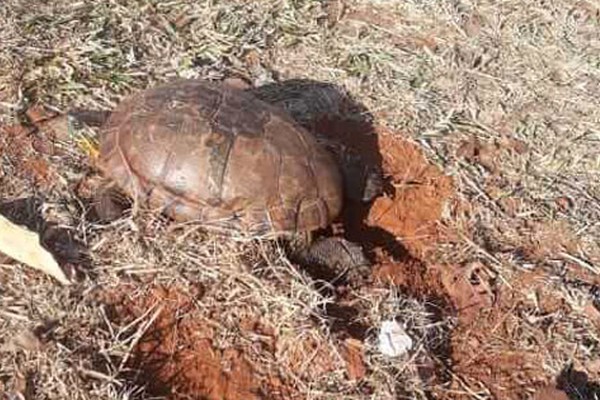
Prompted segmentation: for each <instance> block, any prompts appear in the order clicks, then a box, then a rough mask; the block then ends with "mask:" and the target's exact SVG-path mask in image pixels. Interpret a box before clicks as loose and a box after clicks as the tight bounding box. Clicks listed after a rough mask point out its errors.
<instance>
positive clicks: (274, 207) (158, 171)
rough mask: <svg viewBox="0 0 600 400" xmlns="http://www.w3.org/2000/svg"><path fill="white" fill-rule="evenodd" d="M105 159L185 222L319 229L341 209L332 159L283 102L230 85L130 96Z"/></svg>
mask: <svg viewBox="0 0 600 400" xmlns="http://www.w3.org/2000/svg"><path fill="white" fill-rule="evenodd" d="M99 161H100V166H101V168H102V169H103V171H104V172H105V174H107V175H108V177H109V178H111V179H112V180H114V181H115V183H117V185H119V186H120V187H121V188H122V189H123V190H125V191H126V192H127V193H128V194H129V195H131V196H132V197H133V198H135V199H136V200H137V201H139V202H143V203H145V204H147V205H148V206H150V207H152V208H157V209H160V210H161V211H164V212H165V213H166V214H168V215H170V216H171V217H173V218H174V219H176V220H178V221H188V220H196V221H199V222H201V223H203V224H204V225H206V226H208V227H214V228H218V229H223V230H226V231H229V230H236V231H245V232H248V233H252V234H269V233H271V234H273V233H274V234H278V233H284V232H295V231H311V230H314V229H318V228H322V227H325V226H327V225H329V224H330V223H331V221H332V220H333V219H334V218H335V217H336V216H337V215H338V214H339V212H340V211H341V207H342V183H341V182H342V181H341V175H340V172H339V170H338V167H337V165H336V164H335V162H334V159H333V158H332V156H331V155H330V154H328V153H327V152H326V151H325V150H324V149H323V148H322V147H321V146H319V144H318V143H317V142H316V140H315V138H314V137H313V136H312V135H311V134H310V133H309V132H307V131H306V130H304V129H303V128H302V127H300V126H299V125H297V124H296V123H295V122H294V121H293V120H292V119H291V118H290V117H288V116H287V115H286V114H284V113H283V112H282V111H280V110H279V109H277V108H274V107H272V106H270V105H269V104H267V103H265V102H263V101H261V100H259V99H257V98H255V97H254V96H252V95H251V94H249V93H247V92H244V91H242V90H239V89H235V88H233V87H229V86H227V85H224V84H219V83H212V82H207V81H200V80H180V81H175V82H172V83H169V84H164V85H161V86H157V87H155V88H152V89H148V90H146V91H143V92H141V93H138V94H136V95H133V96H131V97H129V98H127V99H125V100H124V101H123V102H122V103H121V104H120V105H119V106H118V107H117V109H116V110H115V111H114V112H113V113H112V114H111V116H110V118H109V120H108V121H107V123H106V125H105V126H104V127H103V141H102V144H101V148H100V160H99Z"/></svg>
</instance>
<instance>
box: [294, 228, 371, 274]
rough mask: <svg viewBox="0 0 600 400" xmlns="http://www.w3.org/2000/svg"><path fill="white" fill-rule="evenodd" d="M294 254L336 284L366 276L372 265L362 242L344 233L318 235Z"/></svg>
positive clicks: (307, 266)
mask: <svg viewBox="0 0 600 400" xmlns="http://www.w3.org/2000/svg"><path fill="white" fill-rule="evenodd" d="M294 258H295V260H296V261H297V262H298V263H299V264H300V265H301V266H302V267H303V268H304V269H305V270H307V272H308V273H309V274H310V275H311V276H312V277H313V278H315V279H322V280H325V281H327V282H329V283H330V284H332V285H338V284H344V283H345V282H348V283H352V282H356V281H357V280H362V278H363V277H364V275H366V274H368V273H369V272H370V267H371V263H370V261H369V260H368V259H367V257H366V255H365V253H364V251H363V249H362V247H361V246H360V245H359V244H357V243H353V242H350V241H348V240H346V239H344V238H340V237H327V238H320V239H317V240H315V241H314V242H312V243H311V244H310V245H307V246H304V247H303V248H301V249H299V250H298V251H296V252H295V255H294Z"/></svg>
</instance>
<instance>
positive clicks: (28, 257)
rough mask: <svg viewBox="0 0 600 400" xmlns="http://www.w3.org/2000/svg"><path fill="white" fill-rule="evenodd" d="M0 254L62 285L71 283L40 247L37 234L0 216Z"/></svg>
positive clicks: (50, 256)
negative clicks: (50, 277)
mask: <svg viewBox="0 0 600 400" xmlns="http://www.w3.org/2000/svg"><path fill="white" fill-rule="evenodd" d="M0 252H1V253H4V254H6V255H7V256H9V257H11V258H12V259H14V260H16V261H19V262H21V263H23V264H26V265H28V266H30V267H32V268H35V269H37V270H39V271H42V272H44V273H46V274H48V275H50V276H52V277H53V278H55V279H56V280H58V281H59V282H60V283H62V284H64V285H68V284H70V283H71V282H69V280H68V279H67V276H66V275H65V273H64V272H63V270H62V269H61V268H60V266H59V265H58V263H57V262H56V260H55V259H54V257H53V256H52V254H50V253H49V252H48V251H47V250H46V249H44V248H43V247H42V246H41V244H40V238H39V236H38V234H37V233H35V232H32V231H30V230H28V229H26V228H24V227H22V226H20V225H16V224H13V223H12V222H10V221H9V220H8V219H6V218H5V217H3V216H1V215H0Z"/></svg>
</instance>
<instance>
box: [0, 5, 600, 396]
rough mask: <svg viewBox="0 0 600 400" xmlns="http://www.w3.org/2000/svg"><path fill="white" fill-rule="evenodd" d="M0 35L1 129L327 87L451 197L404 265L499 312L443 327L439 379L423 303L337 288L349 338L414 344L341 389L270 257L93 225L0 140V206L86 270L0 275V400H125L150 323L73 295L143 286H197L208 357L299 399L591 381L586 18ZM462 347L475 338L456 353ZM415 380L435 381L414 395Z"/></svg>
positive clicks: (281, 21)
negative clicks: (275, 89)
mask: <svg viewBox="0 0 600 400" xmlns="http://www.w3.org/2000/svg"><path fill="white" fill-rule="evenodd" d="M341 5H345V7H342V8H340V6H341ZM341 11H343V12H341ZM0 22H1V25H2V29H1V30H0V43H2V45H1V46H0V122H2V123H5V124H9V123H13V122H15V121H19V120H22V118H23V113H24V112H25V110H27V108H28V107H30V106H31V105H32V104H42V105H44V106H46V107H48V108H50V109H54V110H58V111H64V110H66V109H68V108H69V107H73V106H92V107H96V108H106V109H108V108H111V107H113V106H114V105H115V104H116V103H117V102H118V100H119V99H120V98H121V97H122V96H123V95H125V94H127V93H130V92H132V91H134V90H136V89H140V88H144V87H146V86H148V85H151V84H153V83H155V82H158V81H165V80H168V79H169V78H172V77H175V76H183V77H203V78H211V79H222V78H224V77H227V76H230V75H235V76H242V77H245V78H247V79H248V80H250V81H251V82H253V83H254V84H255V85H261V84H264V83H268V82H271V81H273V80H278V79H289V78H311V79H316V80H321V81H325V82H332V83H335V84H337V85H340V86H341V87H343V88H344V89H346V90H347V91H348V92H349V93H350V94H351V95H352V96H353V97H354V98H356V99H357V100H358V101H360V102H361V103H362V104H364V106H365V107H366V108H367V109H368V110H369V111H370V112H371V113H372V114H373V115H374V116H375V117H376V118H377V120H378V121H379V122H380V123H381V124H385V125H387V126H388V127H390V128H392V129H393V130H395V131H397V132H399V133H398V135H403V136H406V137H410V138H411V140H413V141H415V142H417V143H418V144H419V145H420V146H421V148H422V149H423V151H424V152H426V154H427V156H428V158H429V159H430V160H431V161H432V162H435V163H437V164H438V165H439V166H440V167H442V168H443V170H444V171H445V172H446V173H447V174H450V175H451V176H452V177H453V179H454V182H455V186H456V199H455V201H454V202H453V204H452V205H449V206H448V208H447V212H446V214H445V215H444V219H443V221H441V222H440V225H441V227H442V228H443V229H444V230H445V231H446V232H447V233H448V234H447V240H445V241H444V242H443V243H439V244H438V246H437V248H436V252H435V254H433V255H431V256H430V259H428V260H425V261H426V262H428V263H429V264H435V263H445V264H462V263H466V262H471V261H473V260H478V261H480V262H481V263H482V265H483V266H484V270H485V273H486V274H488V276H489V277H491V278H490V280H491V282H492V289H493V291H494V293H496V294H497V293H502V295H503V296H502V301H499V302H498V303H496V304H495V305H494V309H493V310H492V311H490V313H489V315H486V316H484V317H481V318H480V319H479V320H477V321H478V322H477V324H480V325H481V326H480V331H477V324H474V327H472V328H469V329H467V328H465V327H464V326H462V327H461V326H460V325H459V326H458V328H457V330H456V331H455V332H462V333H461V335H462V336H455V337H454V339H453V342H452V343H451V344H452V346H453V347H454V348H455V349H456V348H460V349H464V351H465V353H464V359H462V360H461V359H460V357H457V356H456V355H454V356H452V357H451V358H452V360H453V362H454V363H455V364H456V368H455V369H453V368H452V365H451V363H449V359H448V357H449V355H448V354H444V352H443V351H440V350H439V348H440V347H443V346H444V345H447V344H448V343H446V342H447V341H448V340H449V337H448V335H449V333H448V329H449V328H450V327H454V326H455V321H454V320H452V319H446V318H444V319H441V320H440V319H439V317H438V316H436V315H434V314H435V313H432V311H431V310H432V309H431V307H429V306H426V305H424V304H423V302H422V299H419V301H417V300H414V299H411V298H409V297H408V296H407V294H405V293H400V292H398V290H397V289H395V288H393V287H382V288H379V289H376V290H375V289H371V290H361V289H360V288H358V289H356V293H355V296H356V298H357V299H358V300H357V304H358V305H359V306H360V307H359V308H360V309H361V310H363V311H364V312H363V313H362V314H361V315H359V318H360V319H361V322H363V323H364V324H365V325H367V326H369V327H377V326H378V324H379V323H380V322H381V321H382V320H383V319H387V318H390V317H397V318H399V319H400V320H401V321H403V322H405V323H406V324H407V326H408V327H409V331H410V332H411V334H412V335H413V337H414V338H416V339H417V340H416V341H417V342H418V345H417V347H416V349H417V350H416V351H414V352H413V353H411V354H410V355H409V356H408V357H407V358H405V359H402V360H388V359H384V358H382V357H381V356H379V355H377V352H376V351H375V348H374V345H373V343H372V341H371V339H370V338H371V337H372V335H370V336H369V339H368V340H366V343H365V346H366V355H365V362H366V364H367V366H368V368H369V373H368V375H367V377H366V378H365V381H363V382H361V383H360V384H357V383H356V382H352V381H349V380H348V379H347V377H346V376H345V366H344V361H343V357H342V355H341V354H340V338H339V337H338V336H336V335H335V334H333V333H332V332H331V329H330V326H329V324H328V322H327V319H326V318H325V316H324V314H325V313H324V309H325V305H326V304H327V303H329V302H331V298H329V297H328V296H326V295H323V294H322V293H321V292H319V290H318V288H319V285H318V283H317V282H315V281H313V280H312V279H310V278H309V277H308V276H306V275H304V274H303V273H301V272H299V271H297V269H296V268H295V267H294V266H293V265H291V264H290V263H289V261H288V260H287V259H286V258H285V256H284V255H283V253H281V251H280V250H279V249H278V248H277V247H276V246H275V245H274V244H272V243H263V242H258V243H255V242H251V243H237V242H231V241H224V240H222V239H219V238H215V237H211V236H206V235H204V234H202V233H200V232H197V231H195V229H194V228H191V227H186V226H183V227H180V228H179V229H175V230H172V231H171V230H169V231H167V228H166V226H165V225H164V224H163V223H162V222H161V221H155V220H152V219H149V218H142V217H135V218H134V217H127V218H124V219H122V220H119V221H118V222H115V223H113V224H110V225H101V224H96V223H93V222H91V221H89V220H88V219H87V216H86V215H85V213H84V207H83V204H81V202H80V199H78V198H77V197H76V196H75V194H74V189H73V184H74V183H75V182H77V181H78V180H79V179H81V177H82V176H83V175H84V174H85V173H86V171H87V170H88V167H87V166H86V165H85V163H84V162H83V161H81V159H80V158H78V157H79V156H80V155H77V153H75V155H72V156H69V157H63V158H60V157H59V158H56V157H54V158H50V159H49V160H48V161H49V162H50V165H51V166H52V168H51V171H52V174H53V175H52V177H53V183H52V184H50V185H46V186H44V187H42V188H40V187H34V186H32V185H31V184H30V183H29V181H28V180H27V179H26V177H23V176H22V175H21V174H20V173H19V165H17V164H15V162H14V160H12V159H11V158H10V157H9V156H7V155H6V154H2V153H1V151H2V150H1V149H3V147H2V146H1V145H2V144H6V138H3V137H0V157H2V158H1V160H2V164H0V165H1V167H2V168H1V172H0V198H2V199H8V200H10V199H14V198H18V197H26V196H32V195H36V196H38V197H42V198H43V201H44V207H43V210H44V215H45V217H46V219H47V220H50V221H55V222H57V223H59V224H60V225H61V226H63V227H65V228H68V230H69V231H70V232H71V234H72V236H74V237H76V238H77V239H78V240H79V241H81V242H82V243H83V245H84V247H85V248H87V249H90V251H89V256H90V257H91V259H90V260H89V269H88V273H89V275H88V277H87V278H85V279H84V280H83V282H82V283H80V284H78V285H77V287H76V288H74V289H72V290H67V289H64V288H60V287H58V286H55V285H53V284H52V283H51V282H50V281H49V280H48V279H46V278H43V277H40V276H39V275H38V274H34V273H31V272H29V271H24V270H23V269H22V268H20V267H16V266H13V265H12V264H10V263H8V262H5V263H4V264H2V265H1V267H0V282H1V286H0V296H1V297H0V336H1V337H2V341H1V342H2V345H3V346H4V348H3V350H2V351H1V352H0V393H3V394H4V395H5V394H9V395H10V393H13V394H15V393H17V392H20V393H22V394H23V395H24V396H25V398H27V399H34V398H47V399H96V398H103V399H139V398H144V397H143V395H142V391H141V389H140V388H136V387H134V386H132V384H131V382H130V381H128V380H126V379H125V378H123V376H124V375H123V374H124V372H125V371H124V368H127V367H126V366H124V365H121V361H122V360H123V359H124V358H125V357H127V354H129V353H130V352H131V345H132V341H133V340H135V335H136V333H138V332H140V329H142V328H143V324H144V322H145V321H148V319H149V318H150V317H151V316H152V312H153V310H151V309H150V310H148V311H149V312H148V314H147V315H146V316H145V317H144V318H143V319H142V320H141V321H138V323H137V324H135V326H134V327H133V329H132V328H131V327H130V329H124V328H125V327H124V326H123V325H125V323H123V325H119V323H117V322H114V321H112V322H111V321H110V320H109V319H108V317H107V316H106V315H105V312H104V311H103V308H102V307H101V306H100V305H99V304H98V303H97V301H96V300H97V298H96V297H95V295H94V293H96V292H97V291H99V290H100V291H102V290H107V291H108V290H110V289H115V288H120V287H128V288H132V289H131V290H130V293H129V294H128V295H129V296H130V297H131V298H138V297H140V296H143V293H145V292H147V291H148V290H149V287H150V283H149V281H151V282H154V283H161V284H165V285H176V286H177V287H180V288H182V290H188V289H189V290H191V291H193V290H192V289H193V288H195V287H197V286H198V285H200V286H202V287H203V288H205V291H204V294H203V296H202V299H201V300H199V301H197V302H196V303H195V305H194V311H193V312H194V313H195V314H194V315H197V316H198V318H207V316H210V319H211V320H210V324H212V325H211V326H214V327H215V328H214V329H215V332H216V334H215V335H216V336H215V338H214V343H216V346H217V347H218V348H220V349H224V348H229V347H236V348H243V349H246V350H247V353H246V354H247V356H248V357H249V358H250V359H251V360H252V362H253V363H255V364H256V365H260V366H262V367H263V368H264V369H265V371H271V372H272V371H276V372H277V374H278V375H279V376H281V377H282V379H283V381H285V382H286V384H289V385H291V386H293V387H294V388H295V390H296V391H297V392H298V393H299V395H300V396H301V398H312V399H327V398H339V397H340V395H342V396H344V398H356V399H359V398H361V399H362V398H376V399H391V398H423V399H424V398H426V396H427V395H430V396H434V397H435V398H473V399H482V398H494V396H495V397H496V398H512V397H511V396H516V395H515V392H514V391H511V392H510V393H509V392H505V393H503V392H501V389H498V388H497V387H494V386H495V384H497V383H498V382H493V381H489V380H488V381H486V379H485V377H484V376H483V375H477V374H475V373H473V370H472V366H470V365H469V363H468V361H469V360H476V361H477V362H480V363H481V364H480V365H487V364H485V363H486V360H485V359H481V358H479V359H478V358H477V357H479V356H480V353H486V352H487V353H488V354H496V352H498V354H500V355H502V354H505V355H506V354H508V353H507V349H509V350H510V351H514V352H515V354H521V355H522V354H535V355H536V357H538V358H537V359H536V360H535V362H536V363H537V364H538V365H537V366H538V367H539V368H538V369H537V370H536V374H537V376H536V378H537V379H538V380H539V381H540V382H542V381H546V382H547V381H549V380H551V379H553V378H554V377H557V376H559V375H561V371H563V370H564V368H565V366H567V365H574V367H575V368H576V369H577V370H579V371H583V372H585V373H586V374H587V375H588V378H589V379H590V380H591V381H596V382H597V381H598V380H600V366H599V365H598V362H597V359H598V358H599V357H600V339H599V338H598V335H597V327H598V325H599V324H600V312H598V309H597V308H594V305H593V301H594V299H595V301H596V307H597V306H598V304H597V303H598V301H599V300H598V296H599V291H600V290H599V289H598V287H599V286H598V285H599V284H600V277H599V274H600V242H599V241H598V238H599V237H600V155H599V154H600V153H599V152H598V150H597V149H598V146H599V145H600V128H599V127H600V96H599V93H600V56H599V55H600V36H599V35H598V32H599V29H600V26H599V25H600V8H599V6H598V5H597V3H595V2H594V1H586V0H582V1H577V2H572V1H566V0H548V1H529V2H523V1H516V0H515V1H512V0H508V1H502V2H499V1H480V2H475V1H468V0H465V1H450V0H448V1H416V0H415V1H393V0H381V1H375V0H355V1H342V0H338V1H331V2H323V1H317V0H302V1H287V0H282V1H272V2H266V1H265V2H254V3H248V2H241V1H239V2H238V1H204V2H197V1H183V0H174V1H169V2H158V1H149V0H137V1H127V2H126V1H118V0H114V1H87V2H78V3H73V2H69V1H62V0H54V1H51V2H44V1H24V0H5V1H3V2H2V4H0ZM531 276H534V278H535V279H533V278H531ZM594 296H595V297H594ZM507 297H508V298H510V299H511V300H506V298H507ZM549 299H552V300H555V301H556V303H560V304H554V303H553V302H552V301H550V300H549ZM544 302H547V303H548V304H546V303H544ZM486 318H487V319H486ZM252 319H261V321H262V322H263V323H264V324H265V325H266V326H269V327H271V328H272V329H273V332H274V333H273V335H274V336H275V337H277V338H278V343H279V344H278V346H276V348H275V349H274V350H273V351H272V352H261V351H257V350H256V346H255V345H256V342H257V340H258V339H257V338H256V337H255V336H252V335H253V334H252V333H251V332H249V331H247V330H243V329H240V321H244V320H252ZM54 321H56V323H54ZM594 324H596V325H594ZM40 327H41V328H40ZM594 327H596V328H594ZM36 329H37V330H36ZM28 331H36V332H38V336H40V337H42V339H41V341H42V342H43V343H41V344H40V345H41V346H42V347H41V350H39V349H36V350H32V349H29V350H25V351H24V350H22V348H21V347H23V344H22V343H21V344H19V343H17V348H14V346H13V345H14V340H12V339H14V338H15V337H17V338H21V339H22V336H18V335H26V332H28ZM24 332H25V333H24ZM40 332H41V333H40ZM370 333H374V332H370ZM482 334H485V336H481V335H482ZM472 338H476V339H477V340H479V345H478V346H479V347H478V348H476V349H475V351H472V350H473V349H471V348H470V347H469V346H472V340H473V339H472ZM25 342H27V343H26V344H25V345H24V347H25V348H27V347H28V346H31V343H29V342H28V341H27V340H25ZM34 342H35V341H34ZM311 343H312V344H314V343H316V344H318V345H319V346H320V348H319V349H318V350H316V351H315V349H314V348H313V347H311ZM444 343H445V344H444ZM7 346H8V348H7ZM11 346H13V347H11ZM303 346H305V347H303ZM253 349H254V350H253ZM469 349H470V350H469ZM469 351H472V352H471V353H469ZM502 352H504V353H502ZM298 354H300V355H298ZM315 354H318V355H319V357H321V358H324V359H326V361H324V362H323V364H324V365H326V366H327V367H328V368H326V370H320V369H319V368H318V366H319V364H318V363H316V362H315V363H311V362H310V361H309V362H308V363H307V364H306V365H303V366H302V367H301V368H291V367H290V365H294V364H295V360H296V359H298V358H300V359H302V360H304V361H305V362H306V360H314V358H313V357H314V356H315ZM428 368H434V369H436V370H437V371H438V375H440V376H444V377H446V378H448V377H451V378H452V379H450V380H451V381H452V382H454V384H453V385H449V384H446V383H444V382H439V381H433V382H426V379H425V378H424V376H426V373H424V372H423V371H424V370H427V369H428ZM511 368H513V369H514V370H517V369H519V368H520V367H519V365H518V364H510V363H509V362H507V365H506V369H503V370H502V373H505V372H506V370H508V371H509V372H508V373H512V372H514V371H512V372H511ZM515 374H516V372H515ZM497 379H498V381H500V380H501V379H504V375H502V374H500V375H498V376H497ZM518 379H522V380H523V385H524V386H523V387H522V388H520V390H521V392H520V394H519V395H522V396H523V398H527V397H528V396H529V395H530V394H531V393H532V392H533V391H534V389H535V388H533V387H528V386H526V385H528V384H531V382H532V379H528V378H527V377H521V376H520V377H519V378H518ZM518 379H517V380H518ZM513 381H514V380H513ZM513 381H511V382H513ZM446 382H447V381H446ZM511 384H512V383H511ZM507 385H508V386H509V384H507ZM365 388H368V390H366V389H365ZM499 390H500V392H498V391H499ZM498 393H501V395H498ZM576 396H578V395H577V394H573V395H572V398H585V397H584V396H587V395H584V394H580V397H576ZM589 396H590V398H593V397H591V396H593V394H589ZM515 398H517V397H515Z"/></svg>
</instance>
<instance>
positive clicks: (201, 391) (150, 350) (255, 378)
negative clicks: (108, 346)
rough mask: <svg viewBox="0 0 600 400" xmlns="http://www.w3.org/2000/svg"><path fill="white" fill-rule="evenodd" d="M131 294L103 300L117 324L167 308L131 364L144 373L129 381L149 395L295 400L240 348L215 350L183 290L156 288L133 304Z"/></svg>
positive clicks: (123, 291) (207, 325) (124, 290)
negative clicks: (141, 385)
mask: <svg viewBox="0 0 600 400" xmlns="http://www.w3.org/2000/svg"><path fill="white" fill-rule="evenodd" d="M129 292H130V288H128V287H121V288H117V289H116V290H113V291H111V292H110V293H104V294H103V295H102V298H103V300H104V302H105V303H108V304H109V305H111V306H112V307H113V314H114V315H113V316H112V317H113V320H114V321H116V322H118V323H120V324H123V325H125V324H127V323H130V322H131V321H133V320H134V319H136V318H139V317H140V316H142V315H143V314H144V313H145V312H147V311H148V310H149V309H151V308H152V307H156V306H158V307H163V308H162V310H161V312H160V314H159V315H158V317H157V318H156V319H155V320H154V322H153V323H152V325H151V326H149V327H148V329H146V331H145V333H144V334H143V335H142V337H141V338H140V340H139V342H138V343H137V345H136V346H135V348H134V349H133V353H132V357H131V359H130V360H129V362H128V365H129V366H130V367H131V368H132V369H133V370H135V371H141V372H142V375H141V376H139V377H136V376H132V377H131V379H133V380H134V381H137V382H138V383H139V384H143V385H146V389H147V391H148V393H149V394H151V395H156V396H167V398H168V399H173V400H177V399H203V400H213V399H214V400H217V399H219V400H220V399H231V400H236V399H240V400H241V399H244V400H253V399H266V398H269V399H278V398H286V399H287V398H293V397H294V396H293V391H292V390H291V389H289V388H288V387H286V386H285V385H283V384H282V382H281V380H280V379H279V378H278V377H277V376H274V375H262V374H260V373H259V372H258V371H257V370H256V369H255V365H253V364H252V363H251V362H250V361H249V360H248V359H247V358H246V356H245V354H244V351H243V350H242V349H236V348H226V349H218V348H216V346H215V344H214V340H213V336H214V328H213V327H212V326H211V324H210V322H209V321H208V320H206V319H203V318H202V316H201V315H199V314H198V313H195V312H194V307H193V301H194V298H193V296H191V295H186V294H184V293H185V291H183V290H182V288H179V287H165V286H154V287H153V288H152V290H150V291H148V292H146V293H145V294H144V295H143V296H140V297H138V298H135V299H133V298H130V297H129V296H128V294H129ZM152 314H153V313H150V315H152ZM148 318H149V317H148Z"/></svg>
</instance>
